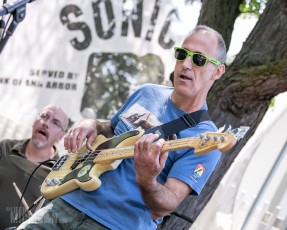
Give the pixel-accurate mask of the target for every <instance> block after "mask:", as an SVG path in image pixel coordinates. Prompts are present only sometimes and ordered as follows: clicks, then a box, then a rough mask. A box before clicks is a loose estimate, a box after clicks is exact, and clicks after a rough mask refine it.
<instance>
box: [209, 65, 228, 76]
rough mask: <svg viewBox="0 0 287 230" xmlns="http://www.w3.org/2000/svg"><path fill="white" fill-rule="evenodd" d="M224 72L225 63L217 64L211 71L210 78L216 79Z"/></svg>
mask: <svg viewBox="0 0 287 230" xmlns="http://www.w3.org/2000/svg"><path fill="white" fill-rule="evenodd" d="M224 73H225V65H224V64H220V65H218V66H217V67H216V69H215V70H214V72H213V75H212V80H218V79H219V78H221V76H222V75H223V74H224Z"/></svg>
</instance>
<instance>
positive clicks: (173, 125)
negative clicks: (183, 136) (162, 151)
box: [144, 110, 211, 139]
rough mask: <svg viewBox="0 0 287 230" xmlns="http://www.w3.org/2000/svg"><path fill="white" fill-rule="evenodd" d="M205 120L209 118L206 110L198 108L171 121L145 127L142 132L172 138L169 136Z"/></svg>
mask: <svg viewBox="0 0 287 230" xmlns="http://www.w3.org/2000/svg"><path fill="white" fill-rule="evenodd" d="M207 120H211V118H210V116H209V114H208V112H207V110H198V111H196V112H193V113H187V114H184V115H183V116H181V117H180V118H178V119H175V120H173V121H170V122H167V123H164V124H162V125H159V126H155V127H152V128H150V129H147V130H146V131H145V133H144V134H148V133H157V134H159V135H160V136H159V138H163V139H173V138H171V137H172V136H174V135H176V134H177V133H179V132H180V131H182V130H184V129H188V128H192V127H194V126H196V125H197V124H198V123H200V122H202V121H207Z"/></svg>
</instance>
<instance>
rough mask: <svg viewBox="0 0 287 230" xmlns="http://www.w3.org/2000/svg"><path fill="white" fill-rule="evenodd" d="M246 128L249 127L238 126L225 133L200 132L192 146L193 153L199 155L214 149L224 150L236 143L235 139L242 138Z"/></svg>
mask: <svg viewBox="0 0 287 230" xmlns="http://www.w3.org/2000/svg"><path fill="white" fill-rule="evenodd" d="M248 129H249V127H240V128H236V129H233V130H227V133H217V132H206V133H204V134H201V135H200V137H199V140H200V141H198V143H197V144H196V146H195V147H194V153H195V155H201V154H204V153H207V152H209V151H212V150H215V149H218V150H219V151H221V152H226V151H228V150H230V149H231V148H232V147H233V146H234V145H235V144H236V142H237V140H239V139H241V138H243V136H244V135H245V133H246V132H247V131H248Z"/></svg>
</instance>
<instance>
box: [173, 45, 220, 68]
mask: <svg viewBox="0 0 287 230" xmlns="http://www.w3.org/2000/svg"><path fill="white" fill-rule="evenodd" d="M174 56H175V58H176V59H177V60H179V61H184V60H185V59H186V58H187V57H188V56H190V57H191V61H192V64H193V65H194V66H195V67H204V66H205V65H206V63H207V62H211V63H212V64H214V65H220V64H221V63H220V61H217V60H215V59H213V58H211V57H208V56H206V55H204V54H201V53H193V52H191V51H189V50H187V49H184V48H179V47H174Z"/></svg>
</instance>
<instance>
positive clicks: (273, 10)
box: [159, 0, 287, 230]
mask: <svg viewBox="0 0 287 230" xmlns="http://www.w3.org/2000/svg"><path fill="white" fill-rule="evenodd" d="M210 2H211V1H210ZM215 2H217V1H215ZM220 4H222V3H220ZM214 9H218V7H214ZM202 12H205V11H202ZM217 13H218V14H219V15H223V14H222V13H221V12H218V11H217ZM206 17H207V16H206ZM222 17H223V18H222V19H221V22H225V21H226V20H229V19H225V17H224V15H223V16H222ZM221 22H220V20H219V21H217V23H218V24H216V25H214V27H213V28H214V29H219V28H221V27H222V24H221ZM223 25H225V24H223ZM286 25H287V2H286V0H269V2H268V4H267V6H266V9H265V10H264V12H263V14H262V15H261V16H260V18H259V21H258V22H257V24H256V26H255V27H254V29H253V30H252V32H251V34H250V35H249V37H248V39H247V40H246V42H245V43H244V45H243V47H242V50H241V51H240V53H239V54H238V55H237V57H236V59H235V60H234V62H233V64H232V65H231V66H230V67H229V68H228V69H227V71H226V73H225V74H224V76H222V78H221V79H220V80H218V82H216V83H215V84H214V86H213V87H212V89H211V91H210V93H209V96H208V105H209V113H210V116H211V117H212V119H213V120H214V122H215V123H216V125H217V126H218V127H221V126H223V125H224V124H225V125H227V126H228V125H231V126H232V127H234V128H236V127H239V126H241V125H243V126H250V129H249V131H248V133H247V135H245V137H244V138H243V139H242V140H240V141H239V142H238V143H237V144H236V146H235V147H234V148H233V149H232V150H230V151H228V152H226V153H224V154H222V159H221V162H220V165H219V167H217V170H216V171H215V172H214V173H213V175H212V176H211V178H210V179H209V181H208V183H207V185H206V186H205V188H204V189H203V191H202V193H201V194H200V196H198V197H194V196H188V197H187V198H186V199H185V200H184V201H183V202H182V204H181V205H180V206H179V207H178V209H177V210H176V212H177V213H179V214H184V215H185V216H188V217H189V218H190V219H191V220H192V221H194V220H195V219H196V217H197V216H198V215H199V213H200V212H201V211H202V209H203V208H204V206H205V205H206V204H207V202H208V201H209V199H210V198H211V196H212V194H213V192H214V191H215V189H216V188H217V186H218V184H219V182H220V180H221V179H222V177H223V176H224V174H225V173H226V172H227V170H228V169H229V167H230V165H231V164H232V162H233V161H234V159H235V157H236V156H237V154H238V153H239V151H240V150H241V148H242V147H243V146H244V145H245V144H246V142H247V141H248V139H249V138H250V137H251V136H252V135H253V133H254V132H255V130H256V128H257V126H258V124H259V123H260V122H261V120H262V118H263V116H264V115H265V112H266V111H267V109H268V106H269V104H270V101H271V99H272V98H273V97H274V96H276V95H278V94H279V93H282V92H285V91H287V45H286V44H287V29H286ZM190 226H191V223H190V222H188V221H186V220H184V219H183V218H179V217H177V216H176V215H171V217H170V218H169V219H167V220H166V221H164V222H163V223H162V225H161V226H159V229H172V230H176V229H189V228H190Z"/></svg>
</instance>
